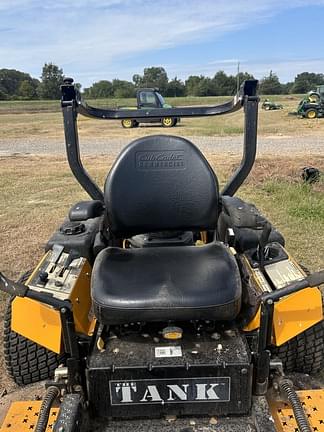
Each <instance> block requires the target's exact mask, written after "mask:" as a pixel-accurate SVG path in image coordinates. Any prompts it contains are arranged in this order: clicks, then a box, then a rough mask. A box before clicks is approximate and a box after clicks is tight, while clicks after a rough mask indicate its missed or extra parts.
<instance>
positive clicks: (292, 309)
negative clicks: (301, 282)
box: [273, 288, 323, 346]
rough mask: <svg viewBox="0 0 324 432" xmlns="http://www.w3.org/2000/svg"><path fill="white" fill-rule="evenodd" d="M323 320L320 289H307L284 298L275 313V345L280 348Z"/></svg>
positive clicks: (276, 306)
mask: <svg viewBox="0 0 324 432" xmlns="http://www.w3.org/2000/svg"><path fill="white" fill-rule="evenodd" d="M322 319H323V309H322V296H321V292H320V290H319V289H318V288H305V289H304V290H302V291H298V292H296V293H294V294H290V295H289V296H287V297H284V298H282V299H281V300H280V301H279V302H277V303H276V304H275V307H274V312H273V325H274V343H275V345H276V346H280V345H282V344H284V343H285V342H287V341H288V340H290V339H292V338H293V337H294V336H296V335H298V334H299V333H302V332H304V331H305V330H307V329H308V328H310V327H312V326H313V325H314V324H316V323H318V322H319V321H321V320H322Z"/></svg>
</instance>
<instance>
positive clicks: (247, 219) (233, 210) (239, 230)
mask: <svg viewBox="0 0 324 432" xmlns="http://www.w3.org/2000/svg"><path fill="white" fill-rule="evenodd" d="M266 222H267V219H266V218H265V217H264V216H263V215H262V214H261V213H260V211H259V210H258V209H257V208H256V207H255V206H254V205H253V204H250V203H247V202H244V201H243V200H241V199H240V198H237V197H229V196H223V197H222V212H221V213H220V216H219V220H218V235H219V238H220V240H222V241H224V240H225V238H226V230H227V229H228V228H232V229H233V231H234V234H235V244H234V247H235V248H236V250H237V251H238V252H244V251H247V250H249V249H253V248H256V247H257V246H258V244H259V240H260V237H261V235H262V230H263V226H264V224H265V223H266ZM268 241H269V243H272V242H277V243H280V244H281V245H282V246H284V245H285V240H284V237H283V236H282V234H281V233H280V232H279V231H278V230H276V229H275V228H274V227H273V226H272V225H271V232H270V236H269V240H268Z"/></svg>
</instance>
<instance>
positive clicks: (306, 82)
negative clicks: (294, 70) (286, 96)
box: [291, 72, 324, 93]
mask: <svg viewBox="0 0 324 432" xmlns="http://www.w3.org/2000/svg"><path fill="white" fill-rule="evenodd" d="M321 84H324V74H322V73H320V74H317V73H312V72H302V73H300V74H298V75H297V76H296V78H295V81H294V85H293V86H292V88H291V92H292V93H307V92H309V91H311V90H316V87H317V86H318V85H321Z"/></svg>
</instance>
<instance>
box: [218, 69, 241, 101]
mask: <svg viewBox="0 0 324 432" xmlns="http://www.w3.org/2000/svg"><path fill="white" fill-rule="evenodd" d="M213 85H214V95H216V96H229V95H233V94H234V93H235V90H236V78H235V77H234V76H232V75H229V76H228V75H226V73H225V72H224V71H218V72H217V73H216V74H215V76H214V78H213Z"/></svg>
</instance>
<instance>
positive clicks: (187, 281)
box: [91, 243, 241, 324]
mask: <svg viewBox="0 0 324 432" xmlns="http://www.w3.org/2000/svg"><path fill="white" fill-rule="evenodd" d="M91 283H92V299H93V304H94V311H95V315H96V317H97V318H98V320H99V321H100V322H102V323H105V324H120V323H129V322H136V321H146V322H147V321H167V320H174V321H184V320H198V319H205V320H220V321H223V320H232V319H235V317H236V316H237V314H238V312H239V310H240V305H241V279H240V274H239V270H238V266H237V264H236V261H235V258H234V257H233V256H232V254H231V253H230V252H229V250H228V249H227V248H226V247H225V246H224V245H223V244H222V243H212V244H208V245H205V246H201V247H197V246H178V247H163V248H159V247H156V248H154V247H153V248H144V249H120V248H116V247H109V248H107V249H104V250H103V251H101V252H100V253H99V255H98V256H97V258H96V261H95V264H94V267H93V271H92V281H91Z"/></svg>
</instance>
